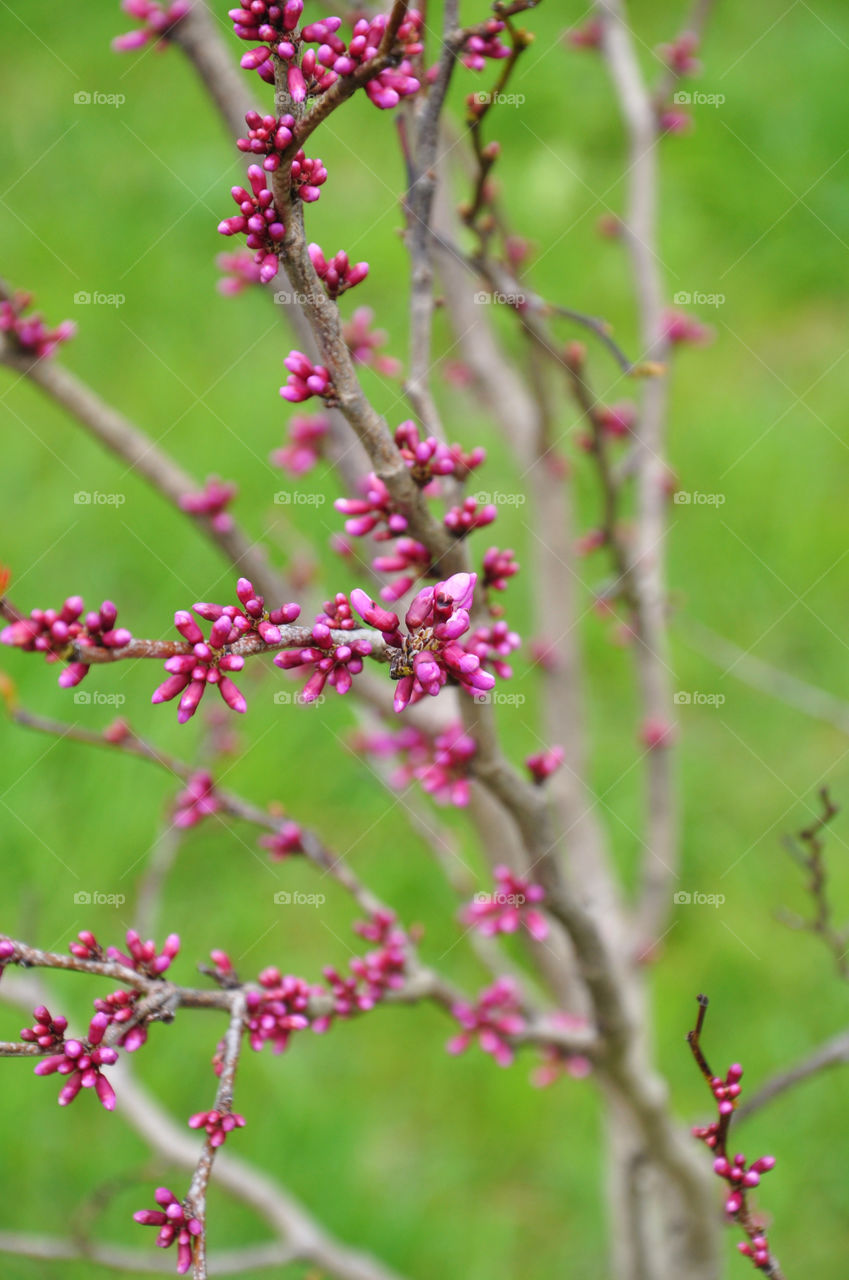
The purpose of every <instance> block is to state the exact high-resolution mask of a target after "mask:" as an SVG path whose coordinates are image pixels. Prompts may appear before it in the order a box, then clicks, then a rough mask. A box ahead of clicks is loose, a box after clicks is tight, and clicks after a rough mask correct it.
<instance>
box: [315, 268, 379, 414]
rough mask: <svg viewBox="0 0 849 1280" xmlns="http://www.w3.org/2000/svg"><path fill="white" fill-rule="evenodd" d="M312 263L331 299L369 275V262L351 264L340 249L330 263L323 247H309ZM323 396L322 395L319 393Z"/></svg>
mask: <svg viewBox="0 0 849 1280" xmlns="http://www.w3.org/2000/svg"><path fill="white" fill-rule="evenodd" d="M309 255H310V261H311V262H312V265H313V267H314V268H315V273H316V275H317V276H318V278H319V280H320V281H321V282H322V284H323V285H324V287H325V289H326V290H327V296H328V297H329V298H338V297H339V295H340V294H342V293H346V292H347V291H348V289H353V288H354V286H355V285H358V284H361V283H362V281H363V280H365V278H366V276H367V275H368V270H369V267H368V263H367V262H353V263H352V262H351V261H350V260H349V258H348V255H347V253H346V252H345V250H344V249H340V250H339V252H338V253H337V254H336V255H335V257H333V258H331V259H330V261H329V262H328V260H327V259H326V258H325V256H324V254H323V253H322V250H321V246H320V245H317V244H311V245H310V246H309ZM319 394H321V393H319Z"/></svg>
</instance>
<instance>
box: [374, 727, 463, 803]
mask: <svg viewBox="0 0 849 1280" xmlns="http://www.w3.org/2000/svg"><path fill="white" fill-rule="evenodd" d="M354 745H355V747H356V749H357V750H360V751H364V752H366V753H367V754H369V755H373V756H377V757H386V756H397V758H398V765H397V767H396V768H395V769H394V770H393V772H392V774H391V775H390V779H389V781H390V784H391V785H392V786H393V787H397V788H399V789H400V788H402V787H406V786H408V785H409V783H410V782H411V781H412V780H413V779H415V780H416V781H418V782H420V783H421V785H422V788H423V789H424V790H425V791H426V792H427V793H428V794H429V795H432V796H433V798H434V800H435V801H436V803H437V804H446V805H448V804H451V805H455V806H456V807H457V808H465V806H466V805H467V804H468V803H469V765H470V761H471V759H472V757H473V756H474V754H475V751H476V749H477V747H476V744H475V740H474V738H472V737H471V736H470V735H469V734H467V733H466V732H465V730H464V728H463V726H462V724H460V722H459V721H458V722H457V723H455V724H450V725H448V726H446V728H445V729H444V730H443V731H442V732H441V733H440V734H438V735H437V736H436V737H435V738H431V737H429V736H428V735H427V734H426V733H423V732H422V730H421V729H417V728H416V727H415V726H414V725H404V727H403V728H402V729H399V730H398V731H397V733H393V732H391V731H389V730H381V731H380V732H379V733H373V734H365V735H360V736H358V737H356V738H355V740H354Z"/></svg>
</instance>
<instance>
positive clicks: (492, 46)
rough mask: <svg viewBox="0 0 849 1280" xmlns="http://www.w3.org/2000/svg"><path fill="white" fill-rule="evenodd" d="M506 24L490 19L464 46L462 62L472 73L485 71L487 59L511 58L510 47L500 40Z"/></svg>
mask: <svg viewBox="0 0 849 1280" xmlns="http://www.w3.org/2000/svg"><path fill="white" fill-rule="evenodd" d="M505 26H506V23H504V22H500V21H499V20H498V19H497V18H490V19H489V21H488V22H485V23H484V24H483V29H482V30H481V31H480V32H476V33H475V34H474V35H471V36H469V38H468V40H467V41H466V43H465V45H464V46H463V53H462V55H461V57H460V61H461V62H462V63H463V66H464V67H468V68H469V70H470V71H483V70H484V68H485V67H486V60H487V58H509V57H510V46H509V45H506V44H504V43H502V41H501V40H499V38H498V37H499V35H500V34H501V32H502V31H503V30H504V28H505Z"/></svg>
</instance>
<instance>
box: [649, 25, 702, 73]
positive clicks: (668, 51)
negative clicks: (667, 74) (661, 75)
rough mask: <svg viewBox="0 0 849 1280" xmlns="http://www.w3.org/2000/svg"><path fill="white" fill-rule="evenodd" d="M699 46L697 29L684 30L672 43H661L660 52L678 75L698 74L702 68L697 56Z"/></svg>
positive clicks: (668, 65) (670, 68) (671, 69)
mask: <svg viewBox="0 0 849 1280" xmlns="http://www.w3.org/2000/svg"><path fill="white" fill-rule="evenodd" d="M698 48H699V37H698V36H697V35H696V33H695V31H682V33H681V35H680V36H676V37H675V39H674V40H673V41H671V43H670V44H662V45H660V46H659V48H658V53H659V54H660V56H661V58H662V59H663V61H664V62H665V63H666V65H667V67H669V70H670V71H674V72H675V74H676V75H677V76H697V75H698V74H699V72H700V71H701V69H702V68H701V63H700V62H699V60H698V58H697V57H696V53H697V52H698Z"/></svg>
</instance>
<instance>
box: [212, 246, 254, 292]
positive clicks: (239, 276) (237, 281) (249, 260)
mask: <svg viewBox="0 0 849 1280" xmlns="http://www.w3.org/2000/svg"><path fill="white" fill-rule="evenodd" d="M215 265H216V266H217V267H218V268H219V270H220V271H222V272H223V274H222V276H221V279H220V280H218V282H217V283H216V286H215V287H216V289H217V290H218V292H219V293H221V294H223V295H224V297H225V298H234V297H235V296H236V295H237V294H239V293H244V291H245V289H250V288H251V286H252V285H255V284H261V279H260V277H261V275H262V267H261V266H259V264H258V263H256V262H255V261H254V255H253V254H252V253H251V252H250V251H249V250H247V249H239V250H238V251H237V252H236V253H219V254H218V256H217V257H216V259H215Z"/></svg>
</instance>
